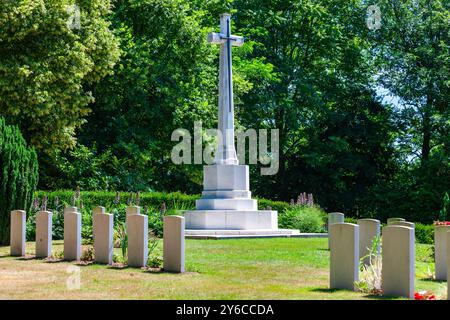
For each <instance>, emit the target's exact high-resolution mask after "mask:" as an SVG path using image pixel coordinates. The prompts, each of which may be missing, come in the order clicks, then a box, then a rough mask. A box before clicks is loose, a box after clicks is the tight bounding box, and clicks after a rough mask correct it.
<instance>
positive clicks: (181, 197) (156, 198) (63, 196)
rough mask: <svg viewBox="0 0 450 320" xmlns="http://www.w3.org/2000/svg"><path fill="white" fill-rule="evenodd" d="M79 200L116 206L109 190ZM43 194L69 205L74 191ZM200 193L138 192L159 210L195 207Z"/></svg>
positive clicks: (261, 203) (267, 203) (277, 205)
mask: <svg viewBox="0 0 450 320" xmlns="http://www.w3.org/2000/svg"><path fill="white" fill-rule="evenodd" d="M80 194H81V200H82V201H83V205H84V207H86V208H90V209H92V208H94V207H96V206H103V207H105V208H106V210H109V209H110V208H113V207H115V206H116V204H114V200H115V198H116V193H115V192H110V191H81V192H80ZM44 195H46V196H48V203H49V205H50V207H51V205H52V203H54V201H55V198H56V197H58V198H59V201H60V203H62V204H66V205H69V204H71V202H72V197H73V195H74V192H73V191H72V190H59V191H51V192H49V191H37V192H36V193H35V196H36V197H39V198H42V197H43V196H44ZM119 195H120V200H119V202H118V204H125V205H126V204H127V203H128V199H129V195H130V193H129V192H120V193H119ZM199 198H200V195H187V194H184V193H180V192H171V193H165V192H142V193H140V206H141V207H145V206H148V207H149V208H153V209H156V210H159V209H160V208H161V205H162V204H163V203H165V204H166V207H167V209H174V210H191V209H194V208H195V200H197V199H199ZM257 200H258V208H259V209H260V210H264V209H267V207H271V208H272V210H277V211H278V212H280V213H282V212H284V210H286V209H288V208H290V204H289V203H287V202H282V201H272V200H268V199H257Z"/></svg>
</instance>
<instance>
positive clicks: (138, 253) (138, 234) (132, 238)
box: [126, 214, 148, 267]
mask: <svg viewBox="0 0 450 320" xmlns="http://www.w3.org/2000/svg"><path fill="white" fill-rule="evenodd" d="M126 223H127V234H128V265H129V266H130V267H145V266H146V265H147V259H148V217H147V216H146V215H142V214H130V215H128V216H127V222H126Z"/></svg>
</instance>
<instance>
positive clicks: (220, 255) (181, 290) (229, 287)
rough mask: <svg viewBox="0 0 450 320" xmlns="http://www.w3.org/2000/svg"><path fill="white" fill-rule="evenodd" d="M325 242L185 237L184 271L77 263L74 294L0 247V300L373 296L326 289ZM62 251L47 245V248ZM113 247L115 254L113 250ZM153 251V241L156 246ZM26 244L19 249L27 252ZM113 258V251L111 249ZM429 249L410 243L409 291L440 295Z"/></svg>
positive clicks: (63, 275) (52, 274) (60, 273)
mask: <svg viewBox="0 0 450 320" xmlns="http://www.w3.org/2000/svg"><path fill="white" fill-rule="evenodd" d="M326 247H327V240H326V239H299V238H292V239H245V240H244V239H239V240H224V241H215V240H187V241H186V268H187V273H185V274H171V273H165V272H159V273H152V272H148V271H144V270H141V269H134V268H125V269H114V268H111V267H107V266H103V265H97V264H92V265H88V266H81V267H80V268H81V289H79V290H68V289H67V286H66V281H67V278H68V277H69V276H70V274H68V273H67V267H68V266H69V265H72V264H73V263H69V262H57V263H49V262H44V261H42V260H37V259H28V260H26V259H23V258H22V259H21V258H13V257H9V256H8V252H9V247H1V248H0V284H1V287H2V290H0V298H1V299H373V298H379V297H373V296H370V295H367V294H364V293H355V292H350V291H344V290H329V289H328V281H329V280H328V279H329V275H328V264H329V252H328V250H326ZM58 250H62V242H61V241H55V244H54V251H58ZM116 250H118V249H116ZM159 250H161V243H160V244H159ZM33 253H34V244H33V243H28V244H27V254H30V255H31V254H33ZM117 253H118V254H120V252H119V250H118V251H117ZM430 253H431V251H430V246H428V245H420V244H418V245H416V260H417V263H416V289H417V290H432V291H433V292H434V293H436V294H437V295H438V296H439V297H442V298H445V292H446V286H447V284H446V282H435V281H431V280H430V276H429V274H428V273H429V271H428V269H430V271H432V270H433V269H432V268H433V264H432V259H431V257H430Z"/></svg>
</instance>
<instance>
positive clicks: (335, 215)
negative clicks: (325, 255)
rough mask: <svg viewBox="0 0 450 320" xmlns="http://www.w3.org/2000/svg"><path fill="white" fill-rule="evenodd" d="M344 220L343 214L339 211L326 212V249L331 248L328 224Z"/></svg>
mask: <svg viewBox="0 0 450 320" xmlns="http://www.w3.org/2000/svg"><path fill="white" fill-rule="evenodd" d="M344 222H345V216H344V214H343V213H340V212H330V213H329V214H328V249H329V248H331V244H330V243H331V240H330V234H329V231H330V226H331V225H332V224H334V223H344Z"/></svg>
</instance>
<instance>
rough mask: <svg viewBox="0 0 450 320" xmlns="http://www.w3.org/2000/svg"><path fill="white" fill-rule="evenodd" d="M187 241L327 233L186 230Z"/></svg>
mask: <svg viewBox="0 0 450 320" xmlns="http://www.w3.org/2000/svg"><path fill="white" fill-rule="evenodd" d="M185 237H186V238H187V239H202V240H224V239H245V238H326V237H328V234H326V233H300V232H299V231H298V230H291V229H278V230H268V229H259V230H192V229H190V230H189V229H186V231H185Z"/></svg>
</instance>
